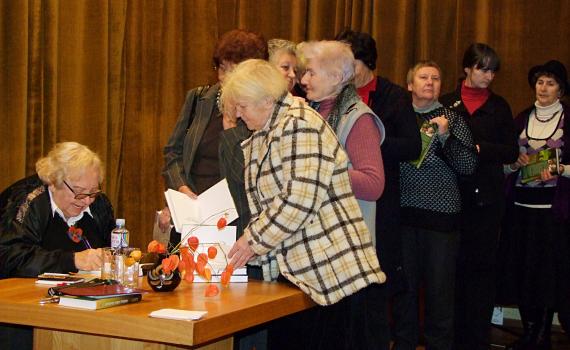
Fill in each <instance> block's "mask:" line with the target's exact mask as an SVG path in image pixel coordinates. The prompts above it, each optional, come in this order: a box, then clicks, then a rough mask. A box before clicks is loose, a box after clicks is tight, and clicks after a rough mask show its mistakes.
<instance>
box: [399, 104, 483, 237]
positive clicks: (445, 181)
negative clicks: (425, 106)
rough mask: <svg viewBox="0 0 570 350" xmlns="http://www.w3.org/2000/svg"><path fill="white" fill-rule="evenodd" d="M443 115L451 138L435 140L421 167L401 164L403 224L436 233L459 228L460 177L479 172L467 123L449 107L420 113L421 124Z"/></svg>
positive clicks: (407, 163) (429, 147)
mask: <svg viewBox="0 0 570 350" xmlns="http://www.w3.org/2000/svg"><path fill="white" fill-rule="evenodd" d="M440 115H443V116H445V117H446V118H447V119H448V121H449V130H448V133H449V134H444V135H442V136H440V135H438V134H437V132H436V135H434V136H433V139H432V141H431V143H430V144H429V146H428V149H427V153H426V155H425V158H424V160H423V162H422V163H421V165H420V167H419V168H418V167H416V165H413V164H411V163H409V162H402V163H400V172H401V174H400V180H401V191H402V196H401V200H400V204H401V207H402V214H403V217H402V223H403V224H404V225H408V226H414V227H421V228H425V229H431V230H436V231H451V230H454V229H455V228H456V220H457V214H458V213H459V212H460V210H461V196H460V193H459V186H458V177H459V176H461V175H470V174H472V173H473V172H474V171H475V167H476V163H477V157H476V149H475V146H474V144H473V138H472V136H471V132H470V130H469V127H468V126H467V124H466V122H465V120H464V119H463V118H462V117H461V116H460V115H458V114H457V113H456V112H454V111H452V110H450V109H449V108H446V107H439V108H436V109H434V110H432V111H430V112H428V113H423V114H422V113H416V116H417V118H418V124H421V122H423V121H428V120H431V119H432V118H434V117H437V116H440Z"/></svg>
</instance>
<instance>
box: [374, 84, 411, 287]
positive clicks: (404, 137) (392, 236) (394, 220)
mask: <svg viewBox="0 0 570 350" xmlns="http://www.w3.org/2000/svg"><path fill="white" fill-rule="evenodd" d="M368 104H369V106H370V108H372V110H373V111H374V113H376V115H378V116H379V117H380V120H381V121H382V123H383V124H384V127H385V129H386V138H385V140H384V143H383V144H382V148H381V149H382V159H383V161H384V174H385V181H386V182H385V187H384V193H383V194H382V197H380V199H378V201H377V202H376V242H377V244H376V247H377V248H376V249H377V252H378V257H379V259H380V263H381V264H382V269H383V270H384V272H385V273H386V275H387V278H388V279H387V281H388V282H387V286H388V289H389V291H390V293H396V292H397V291H399V290H402V289H403V288H405V287H406V286H405V283H404V279H403V278H402V277H403V276H402V275H401V274H402V262H401V260H402V252H401V245H402V243H401V237H400V231H399V226H400V165H399V163H400V162H405V161H409V160H413V159H416V158H418V156H419V155H420V152H421V146H422V141H421V138H420V133H419V130H418V126H417V123H416V114H415V113H414V109H413V107H412V98H411V96H410V94H409V93H408V92H407V91H406V90H404V89H403V88H402V87H400V86H398V85H396V84H394V83H392V82H390V81H389V80H387V79H384V78H382V77H378V78H377V84H376V90H374V91H372V92H371V93H370V96H369V102H368Z"/></svg>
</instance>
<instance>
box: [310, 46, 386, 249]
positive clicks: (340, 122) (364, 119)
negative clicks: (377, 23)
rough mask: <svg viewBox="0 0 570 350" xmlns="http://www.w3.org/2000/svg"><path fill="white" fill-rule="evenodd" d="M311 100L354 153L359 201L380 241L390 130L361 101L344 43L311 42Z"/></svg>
mask: <svg viewBox="0 0 570 350" xmlns="http://www.w3.org/2000/svg"><path fill="white" fill-rule="evenodd" d="M301 51H302V55H303V57H304V59H305V60H306V62H305V74H304V75H303V78H302V79H301V84H303V86H304V87H305V89H306V91H307V99H308V100H309V101H311V105H312V106H313V107H314V108H315V109H316V110H317V111H318V112H319V113H320V115H321V116H322V117H323V118H324V119H325V120H326V121H327V123H328V124H329V125H330V126H331V127H332V129H333V130H334V131H335V133H336V134H337V137H338V139H339V140H340V142H341V144H342V146H343V147H344V148H345V149H346V152H347V153H348V158H349V162H350V168H349V175H350V181H351V183H352V189H353V191H354V195H355V196H356V198H357V199H358V204H359V205H360V210H361V211H362V214H363V216H364V220H365V221H366V225H367V227H368V230H369V231H370V232H371V233H372V238H373V240H374V241H375V237H376V235H375V232H376V229H375V226H376V200H377V199H378V198H380V196H381V195H382V192H383V191H384V165H383V162H382V153H381V150H380V145H381V144H382V141H383V140H384V125H383V124H382V122H381V121H380V119H379V118H378V117H377V116H376V115H375V114H374V112H373V111H372V110H371V109H370V108H369V107H368V106H367V105H366V104H365V103H364V102H362V100H361V99H360V97H359V96H358V93H357V92H356V88H355V87H354V85H353V84H352V81H353V80H354V74H355V73H354V69H355V60H354V55H353V54H352V51H351V50H350V47H349V46H348V45H347V44H345V43H342V42H339V41H319V42H308V43H305V44H304V45H303V47H302V48H301Z"/></svg>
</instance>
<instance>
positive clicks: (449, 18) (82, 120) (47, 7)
mask: <svg viewBox="0 0 570 350" xmlns="http://www.w3.org/2000/svg"><path fill="white" fill-rule="evenodd" d="M568 23H570V1H566V0H558V1H555V0H541V1H517V0H499V1H497V0H495V1H492V0H478V1H475V0H387V1H383V0H376V1H375V0H337V1H333V0H289V1H277V0H263V1H259V0H217V1H216V0H162V1H161V0H147V1H144V0H59V1H57V0H18V1H12V0H0V48H1V52H0V117H1V124H0V140H1V142H0V164H2V171H1V174H2V176H1V177H0V190H3V189H4V188H6V187H7V186H8V185H9V184H11V183H12V182H14V181H16V180H17V179H19V178H21V177H23V176H25V175H30V174H31V173H33V172H34V164H35V161H36V160H37V159H38V158H39V157H41V156H43V155H45V154H46V152H47V151H48V150H49V149H50V148H51V147H52V146H53V145H54V143H56V142H61V141H71V140H73V141H78V142H80V143H84V144H86V145H88V146H89V147H91V148H92V149H93V150H95V151H97V152H98V153H99V154H100V155H101V157H102V159H103V160H104V162H105V165H106V180H105V182H104V184H103V188H104V190H105V191H106V192H107V194H108V195H109V197H110V198H111V201H112V203H113V205H114V208H115V213H116V216H117V217H124V218H126V219H127V226H128V227H129V228H130V229H131V232H132V234H131V237H132V238H131V240H132V243H133V245H135V246H141V247H144V246H145V245H146V243H147V242H148V241H149V240H150V239H151V237H152V223H153V220H154V211H155V210H157V209H159V208H161V207H162V206H163V205H164V200H163V195H162V191H163V187H164V185H163V181H162V178H161V176H160V170H161V167H162V164H163V161H162V147H163V146H164V145H165V143H166V141H167V139H168V137H169V135H170V133H171V131H172V128H173V126H174V123H175V121H176V119H177V117H178V113H179V110H180V108H181V106H182V102H183V99H184V96H185V92H186V91H187V90H188V89H191V88H192V87H195V86H197V85H199V84H204V83H208V82H214V81H215V74H214V72H213V70H212V69H211V56H212V51H213V46H214V43H215V41H216V39H217V38H218V37H219V36H220V35H221V34H223V33H224V32H226V31H228V30H230V29H233V28H245V29H249V30H255V31H259V32H262V33H263V34H264V35H265V37H266V38H268V39H269V38H276V37H280V38H286V39H290V40H293V41H296V42H299V41H303V40H317V39H324V38H332V37H333V36H334V35H335V34H336V33H337V32H339V31H340V30H341V29H343V28H345V27H351V28H353V29H356V30H361V31H366V32H369V33H371V34H372V36H373V37H374V38H375V39H376V40H377V43H378V52H379V55H378V68H377V70H378V73H379V74H380V75H383V76H386V77H388V78H389V79H391V80H393V81H395V82H396V83H399V84H403V83H404V81H405V74H406V72H407V69H408V68H409V67H410V66H411V65H413V63H414V62H415V61H417V60H420V59H433V60H435V61H436V62H438V63H439V64H440V65H441V67H442V68H443V74H444V76H443V84H444V85H443V88H442V90H443V91H450V90H452V89H453V88H454V87H455V85H456V83H457V80H458V78H460V77H461V76H462V72H461V59H462V55H463V51H464V50H465V48H466V47H467V46H468V45H469V44H470V43H472V42H474V41H482V42H486V43H488V44H489V45H491V46H492V47H494V48H495V49H496V50H497V52H498V53H499V56H500V57H501V60H502V67H501V71H500V72H499V74H498V75H497V77H496V79H495V82H494V84H493V86H492V87H493V89H494V91H496V92H497V93H498V94H500V95H502V96H504V97H505V98H506V99H507V101H509V102H510V104H511V106H512V108H513V112H515V113H516V112H518V111H520V110H521V109H522V108H523V107H525V106H527V105H529V104H530V103H532V102H533V101H534V99H533V94H532V91H531V89H530V88H529V86H528V83H527V72H528V70H529V68H530V67H531V66H533V65H535V64H538V63H543V62H545V61H546V60H548V59H553V58H556V59H558V60H560V61H562V62H563V63H565V64H566V65H567V66H569V65H570V45H569V43H568V38H570V26H569V25H568ZM569 68H570V67H569Z"/></svg>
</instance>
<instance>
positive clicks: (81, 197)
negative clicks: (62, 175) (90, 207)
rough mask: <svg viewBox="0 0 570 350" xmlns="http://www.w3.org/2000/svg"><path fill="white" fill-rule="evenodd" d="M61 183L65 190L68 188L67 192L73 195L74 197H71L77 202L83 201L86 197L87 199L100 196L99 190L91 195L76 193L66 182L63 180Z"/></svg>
mask: <svg viewBox="0 0 570 350" xmlns="http://www.w3.org/2000/svg"><path fill="white" fill-rule="evenodd" d="M63 183H64V184H65V186H67V188H69V190H70V191H71V192H72V193H73V194H74V195H75V197H73V198H74V199H77V200H82V199H85V198H87V197H89V198H96V197H97V196H98V195H100V194H101V192H103V191H101V190H98V191H95V192H93V193H76V192H75V191H74V190H73V188H71V186H69V184H68V183H67V182H65V180H63Z"/></svg>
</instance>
